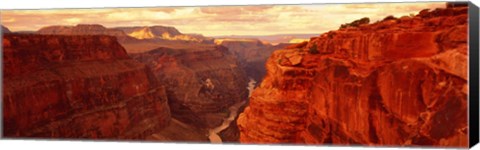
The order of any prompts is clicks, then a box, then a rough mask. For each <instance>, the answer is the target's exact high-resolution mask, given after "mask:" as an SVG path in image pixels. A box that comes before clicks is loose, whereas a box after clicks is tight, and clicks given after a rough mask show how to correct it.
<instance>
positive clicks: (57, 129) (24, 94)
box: [2, 34, 171, 140]
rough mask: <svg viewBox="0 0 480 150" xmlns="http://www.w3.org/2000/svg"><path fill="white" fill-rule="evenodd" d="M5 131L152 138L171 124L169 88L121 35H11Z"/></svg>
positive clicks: (6, 49) (6, 50)
mask: <svg viewBox="0 0 480 150" xmlns="http://www.w3.org/2000/svg"><path fill="white" fill-rule="evenodd" d="M3 61H4V62H3V65H4V69H3V73H4V74H3V75H4V76H3V109H2V110H3V136H4V137H8V138H16V137H22V138H25V137H35V138H77V139H78V138H88V139H117V140H118V139H144V138H146V137H147V136H150V135H151V134H153V133H155V132H156V131H158V130H161V129H162V128H164V127H165V126H167V125H168V124H169V121H170V116H171V115H170V109H169V106H168V102H167V94H166V93H165V89H164V88H163V87H162V86H161V85H159V84H158V82H157V80H156V78H155V76H154V75H153V73H152V72H151V71H150V69H149V68H147V67H146V66H145V65H144V64H141V63H139V62H137V61H135V60H133V59H131V58H130V57H129V56H128V55H127V53H126V51H125V49H124V48H123V47H122V46H121V45H120V44H119V43H118V42H117V40H116V38H115V37H112V36H103V35H102V36H101V35H82V36H79V35H75V36H60V35H20V34H5V35H4V36H3Z"/></svg>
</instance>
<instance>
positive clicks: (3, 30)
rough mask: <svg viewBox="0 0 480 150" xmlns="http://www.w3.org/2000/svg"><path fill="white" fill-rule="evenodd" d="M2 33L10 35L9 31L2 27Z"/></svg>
mask: <svg viewBox="0 0 480 150" xmlns="http://www.w3.org/2000/svg"><path fill="white" fill-rule="evenodd" d="M2 33H11V31H10V30H9V29H8V28H7V27H5V26H3V25H2Z"/></svg>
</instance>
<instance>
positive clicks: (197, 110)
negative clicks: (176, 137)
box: [132, 45, 248, 128]
mask: <svg viewBox="0 0 480 150" xmlns="http://www.w3.org/2000/svg"><path fill="white" fill-rule="evenodd" d="M132 56H133V57H134V58H135V59H136V60H138V61H140V62H143V63H145V64H148V66H149V67H150V68H152V70H153V72H154V73H155V75H156V76H157V79H159V80H160V82H161V83H162V84H164V85H166V87H167V93H168V98H169V104H170V108H171V111H172V115H173V117H175V118H177V119H178V120H180V121H182V122H185V123H187V124H190V125H194V126H196V127H199V128H212V127H216V126H218V125H220V124H221V123H222V121H223V118H226V117H228V113H229V112H228V107H230V106H231V105H233V104H235V103H238V102H240V101H244V100H246V98H247V94H248V91H247V89H246V86H247V78H246V76H245V73H244V72H243V70H242V69H241V68H240V67H239V64H238V61H237V60H236V59H235V57H234V56H233V55H232V54H230V53H229V52H228V50H227V49H226V48H225V47H223V46H216V45H210V47H209V48H205V49H170V48H164V47H161V48H158V49H155V50H152V51H149V52H145V53H140V54H133V55H132Z"/></svg>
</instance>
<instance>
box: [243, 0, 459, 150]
mask: <svg viewBox="0 0 480 150" xmlns="http://www.w3.org/2000/svg"><path fill="white" fill-rule="evenodd" d="M447 6H448V7H447V8H441V9H435V10H423V11H421V12H420V13H419V14H418V15H416V16H412V17H410V16H405V17H401V18H395V17H387V18H385V19H384V20H382V21H379V22H375V23H368V22H367V21H365V20H366V19H363V20H364V21H357V22H356V23H353V24H344V25H342V28H340V29H339V30H337V31H331V32H327V33H325V34H322V35H320V37H315V38H312V39H311V40H310V42H308V43H302V44H299V45H297V46H291V47H290V48H291V49H285V50H279V51H275V52H274V53H273V55H272V56H271V57H270V58H269V60H268V61H267V64H266V66H267V75H266V77H265V79H264V80H263V82H262V84H261V85H260V87H258V88H257V89H255V91H254V92H253V95H252V97H251V98H250V102H249V104H248V107H246V108H245V111H244V112H243V113H242V114H240V116H239V118H238V120H237V122H238V126H239V130H240V142H242V143H306V144H335V145H338V144H341V145H383V146H385V145H387V146H389V145H395V146H398V145H403V146H408V145H427V146H432V145H434V146H453V147H466V146H468V124H467V123H468V122H467V94H468V84H467V44H466V43H467V9H468V8H467V7H463V6H462V5H448V4H447Z"/></svg>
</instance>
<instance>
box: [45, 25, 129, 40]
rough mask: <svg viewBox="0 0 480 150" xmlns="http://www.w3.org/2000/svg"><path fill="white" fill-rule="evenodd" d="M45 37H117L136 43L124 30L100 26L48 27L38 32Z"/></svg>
mask: <svg viewBox="0 0 480 150" xmlns="http://www.w3.org/2000/svg"><path fill="white" fill-rule="evenodd" d="M36 33H37V34H45V35H110V36H115V37H117V39H118V41H119V42H134V41H136V39H135V38H133V37H130V36H128V35H127V34H125V32H123V31H122V30H118V29H108V28H106V27H104V26H102V25H99V24H78V25H76V26H48V27H43V28H41V29H40V30H38V31H37V32H36Z"/></svg>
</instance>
